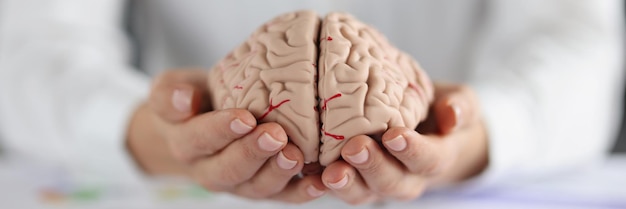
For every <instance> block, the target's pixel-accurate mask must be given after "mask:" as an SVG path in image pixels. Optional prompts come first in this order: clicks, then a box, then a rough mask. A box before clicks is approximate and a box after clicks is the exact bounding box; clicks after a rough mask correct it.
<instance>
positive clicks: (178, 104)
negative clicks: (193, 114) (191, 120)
mask: <svg viewBox="0 0 626 209" xmlns="http://www.w3.org/2000/svg"><path fill="white" fill-rule="evenodd" d="M192 96H193V91H192V90H189V89H176V90H174V94H173V95H172V105H174V108H176V110H178V111H179V112H189V111H190V110H191V97H192Z"/></svg>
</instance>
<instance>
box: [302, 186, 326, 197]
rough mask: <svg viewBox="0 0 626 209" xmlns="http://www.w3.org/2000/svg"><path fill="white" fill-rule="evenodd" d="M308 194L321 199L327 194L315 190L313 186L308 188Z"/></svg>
mask: <svg viewBox="0 0 626 209" xmlns="http://www.w3.org/2000/svg"><path fill="white" fill-rule="evenodd" d="M306 192H307V193H309V195H310V196H311V197H319V196H322V195H324V194H325V193H326V192H325V191H322V190H319V189H317V188H315V187H314V186H313V185H309V186H308V187H307V188H306Z"/></svg>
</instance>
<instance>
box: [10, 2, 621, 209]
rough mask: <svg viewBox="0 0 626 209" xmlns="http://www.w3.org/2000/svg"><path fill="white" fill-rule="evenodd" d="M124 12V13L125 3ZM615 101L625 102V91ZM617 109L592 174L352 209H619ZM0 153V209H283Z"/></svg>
mask: <svg viewBox="0 0 626 209" xmlns="http://www.w3.org/2000/svg"><path fill="white" fill-rule="evenodd" d="M2 1H3V0H0V19H1V18H4V16H3V15H2V12H3V11H4V10H3V8H2V6H3V4H2ZM129 6H131V7H132V5H130V4H129ZM129 11H130V9H129ZM126 17H127V18H128V19H127V20H126V22H127V23H128V25H127V28H126V29H127V30H128V32H129V33H131V34H132V33H140V32H141V31H137V30H138V29H137V27H134V26H133V23H132V22H133V21H135V19H133V18H131V17H130V16H126ZM624 18H625V19H626V14H625V15H624ZM382 27H386V26H382ZM0 30H2V27H1V26H0ZM1 32H2V31H0V33H1ZM134 44H136V45H135V46H136V47H137V46H138V44H141V43H139V42H137V41H136V42H134ZM227 44H229V43H227ZM232 44H234V43H232ZM421 44H428V43H421ZM431 44H432V43H431ZM1 47H2V46H0V48H1ZM226 48H228V47H226ZM624 48H626V46H624ZM173 50H176V49H173ZM135 52H136V51H135ZM136 53H137V54H135V57H136V58H138V59H136V60H135V61H136V63H135V64H137V65H141V59H139V58H140V57H141V56H142V55H141V54H139V53H138V52H136ZM415 53H418V54H419V53H420V52H415ZM424 56H428V55H424ZM1 60H2V57H0V61H1ZM213 61H214V60H207V61H206V62H213ZM426 65H433V67H435V68H437V67H442V68H443V67H446V66H445V64H437V63H432V64H430V63H426ZM440 65H441V66H440ZM0 70H1V69H0ZM624 71H626V68H624ZM440 76H445V75H440ZM622 100H623V101H626V86H624V94H623V98H622ZM622 106H623V111H622V113H621V114H622V120H621V130H620V131H619V135H618V136H616V140H615V142H614V145H613V146H612V150H611V157H610V158H609V160H607V162H606V163H605V164H603V165H601V166H598V167H597V168H596V169H595V170H587V171H581V172H579V173H573V174H564V175H563V176H561V177H559V178H547V179H537V180H535V181H534V182H530V183H526V184H524V185H519V184H515V183H514V182H513V183H511V184H505V185H499V186H497V187H493V188H491V190H489V191H481V192H475V191H469V190H462V189H461V190H458V191H445V193H446V195H438V194H439V193H438V192H433V193H429V194H427V195H426V196H425V197H423V198H422V199H420V200H417V201H412V202H408V203H388V204H377V205H371V206H363V207H360V208H529V207H530V208H626V178H624V176H626V102H622ZM0 117H2V115H0ZM0 140H1V139H0ZM0 145H1V144H0ZM1 148H2V146H0V208H242V207H243V208H247V207H255V208H258V209H262V208H276V207H280V208H287V206H285V205H280V204H275V203H271V202H255V201H249V200H243V199H239V198H237V197H233V196H229V195H224V194H215V193H211V192H207V191H205V190H204V189H202V188H200V187H198V186H195V185H193V184H189V183H188V182H186V181H181V180H180V179H171V178H162V179H156V180H155V182H151V183H149V184H145V185H142V186H140V187H134V186H133V187H128V186H125V185H108V184H83V183H82V182H77V181H75V180H74V179H72V178H70V177H69V176H68V175H67V171H65V170H63V169H59V168H58V167H56V166H54V165H50V164H32V163H30V162H29V163H24V161H22V160H20V159H13V158H10V157H7V156H5V155H2V154H3V153H5V152H3V151H2V149H1ZM293 207H294V208H321V207H328V208H336V207H347V208H349V207H352V206H348V205H346V204H344V203H340V202H337V201H334V200H332V199H330V198H324V199H322V200H318V201H315V202H313V203H310V204H308V205H305V206H293Z"/></svg>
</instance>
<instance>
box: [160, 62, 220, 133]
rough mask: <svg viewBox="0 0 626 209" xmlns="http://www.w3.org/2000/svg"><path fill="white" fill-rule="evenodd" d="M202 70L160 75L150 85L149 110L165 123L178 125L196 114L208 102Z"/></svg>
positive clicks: (170, 72)
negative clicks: (206, 100) (204, 100)
mask: <svg viewBox="0 0 626 209" xmlns="http://www.w3.org/2000/svg"><path fill="white" fill-rule="evenodd" d="M206 74H207V73H206V72H205V71H202V70H173V71H166V72H164V73H162V74H160V75H159V76H158V77H157V78H156V79H155V80H154V82H153V84H152V90H151V91H150V100H149V101H150V102H149V104H150V108H151V109H152V110H153V111H155V112H156V113H157V115H159V116H160V117H161V118H163V119H164V120H165V121H168V122H171V123H178V122H182V121H185V120H187V119H189V118H190V117H191V116H193V115H195V114H197V113H198V112H199V111H200V110H201V109H206V108H203V106H206V105H208V102H203V99H206V98H207V96H206V95H205V94H206V91H205V90H204V89H206V88H207V87H206V77H207V75H206Z"/></svg>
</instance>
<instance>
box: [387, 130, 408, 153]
mask: <svg viewBox="0 0 626 209" xmlns="http://www.w3.org/2000/svg"><path fill="white" fill-rule="evenodd" d="M385 145H387V147H388V148H389V149H391V150H393V151H396V152H400V151H402V150H404V148H406V139H404V136H402V134H400V135H398V136H396V138H393V139H392V140H389V141H386V142H385Z"/></svg>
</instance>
